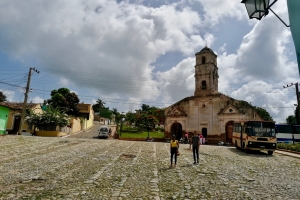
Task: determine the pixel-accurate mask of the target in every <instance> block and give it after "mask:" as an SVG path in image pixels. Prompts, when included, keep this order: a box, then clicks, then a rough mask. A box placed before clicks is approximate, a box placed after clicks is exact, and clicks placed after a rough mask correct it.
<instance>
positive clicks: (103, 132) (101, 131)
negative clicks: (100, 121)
mask: <svg viewBox="0 0 300 200" xmlns="http://www.w3.org/2000/svg"><path fill="white" fill-rule="evenodd" d="M98 131H99V134H98V138H108V136H109V128H108V127H107V126H101V127H100V129H99V130H98Z"/></svg>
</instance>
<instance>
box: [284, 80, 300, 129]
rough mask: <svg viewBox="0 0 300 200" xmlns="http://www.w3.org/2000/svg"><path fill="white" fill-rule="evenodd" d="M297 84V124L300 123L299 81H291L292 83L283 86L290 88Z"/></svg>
mask: <svg viewBox="0 0 300 200" xmlns="http://www.w3.org/2000/svg"><path fill="white" fill-rule="evenodd" d="M293 85H295V88H296V97H297V112H298V118H297V124H300V103H299V101H300V100H299V87H298V82H297V83H291V84H290V85H286V86H283V88H288V87H291V86H293Z"/></svg>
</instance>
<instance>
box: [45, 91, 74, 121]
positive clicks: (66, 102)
mask: <svg viewBox="0 0 300 200" xmlns="http://www.w3.org/2000/svg"><path fill="white" fill-rule="evenodd" d="M79 101H80V100H79V98H78V96H77V95H76V94H75V93H74V92H70V90H69V89H68V88H60V89H58V90H52V91H51V99H48V100H47V101H46V102H47V104H48V105H50V106H51V107H53V108H58V109H59V110H60V111H62V112H65V113H66V114H68V115H73V116H77V114H78V111H79V110H78V108H77V104H78V103H79Z"/></svg>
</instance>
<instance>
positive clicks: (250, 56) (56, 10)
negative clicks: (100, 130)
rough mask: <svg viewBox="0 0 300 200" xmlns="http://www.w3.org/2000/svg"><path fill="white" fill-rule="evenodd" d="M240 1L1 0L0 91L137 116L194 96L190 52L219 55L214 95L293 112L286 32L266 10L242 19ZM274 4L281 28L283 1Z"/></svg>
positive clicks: (293, 74) (279, 118)
mask: <svg viewBox="0 0 300 200" xmlns="http://www.w3.org/2000/svg"><path fill="white" fill-rule="evenodd" d="M240 2H241V0H222V1H220V0H124V1H123V0H74V1H69V0H51V1H48V0H39V1H37V0H26V1H22V0H1V1H0V91H2V92H3V93H4V94H5V95H6V96H7V100H8V101H10V102H23V101H24V91H25V90H24V87H25V86H26V83H27V78H28V72H29V69H30V68H35V69H37V70H38V71H39V73H36V72H33V73H32V76H31V82H30V88H31V89H32V92H30V93H29V97H28V102H33V103H42V102H43V101H44V100H47V99H49V98H50V93H51V91H52V90H55V89H59V88H62V87H65V88H68V89H70V91H72V92H75V93H76V94H77V95H78V97H79V99H80V102H81V103H89V104H95V103H96V100H97V99H101V100H102V101H103V102H105V106H106V107H109V108H110V109H113V108H116V109H117V110H118V111H119V112H128V111H131V112H135V110H137V109H141V105H142V104H147V105H150V106H156V107H159V108H164V107H168V106H170V105H172V104H174V103H176V102H177V101H179V100H181V99H183V98H185V97H189V96H193V94H194V90H195V80H194V73H195V71H194V66H195V53H197V52H199V51H200V50H201V49H202V48H204V47H205V46H208V47H209V48H211V49H212V50H213V51H214V52H215V54H216V55H217V56H218V59H217V62H218V68H219V92H221V93H223V94H225V95H228V96H230V97H232V98H235V99H237V100H244V101H247V102H249V103H251V104H252V105H253V106H258V107H261V108H264V109H266V110H267V111H268V112H269V113H270V115H271V116H272V118H273V119H274V120H275V121H276V122H277V123H281V122H285V121H286V120H285V119H286V118H287V117H288V116H289V115H293V114H294V110H295V108H296V107H295V104H297V99H296V92H295V86H291V87H287V88H283V86H287V85H291V83H296V82H298V81H299V72H298V67H297V60H296V55H295V47H294V42H293V39H292V36H291V32H290V29H289V28H286V27H285V26H284V25H283V24H282V22H280V21H279V20H278V18H276V16H275V15H274V14H273V13H270V14H269V15H267V16H266V17H263V18H262V20H260V21H258V20H256V19H251V20H250V19H249V17H248V15H247V11H246V8H245V6H244V4H241V3H240ZM272 9H273V10H274V11H275V12H276V13H277V15H279V16H280V17H281V18H282V19H283V20H284V21H285V22H286V23H287V24H289V19H288V10H287V5H286V1H278V2H276V3H275V4H274V5H273V7H272Z"/></svg>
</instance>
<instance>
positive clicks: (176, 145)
mask: <svg viewBox="0 0 300 200" xmlns="http://www.w3.org/2000/svg"><path fill="white" fill-rule="evenodd" d="M178 149H179V142H178V140H175V135H172V140H171V142H170V153H171V165H170V168H172V167H173V157H174V167H176V164H177V151H178Z"/></svg>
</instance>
